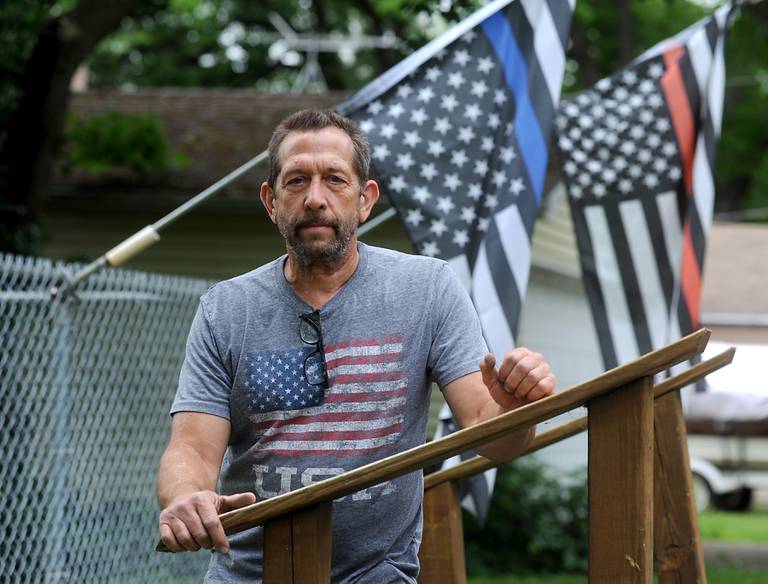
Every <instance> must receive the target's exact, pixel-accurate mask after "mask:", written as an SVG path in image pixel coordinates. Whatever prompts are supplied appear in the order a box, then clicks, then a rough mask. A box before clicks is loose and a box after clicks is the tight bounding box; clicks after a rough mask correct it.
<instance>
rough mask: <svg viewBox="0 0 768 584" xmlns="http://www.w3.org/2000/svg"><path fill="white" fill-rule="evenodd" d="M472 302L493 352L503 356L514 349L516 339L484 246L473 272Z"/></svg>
mask: <svg viewBox="0 0 768 584" xmlns="http://www.w3.org/2000/svg"><path fill="white" fill-rule="evenodd" d="M472 300H473V301H474V304H475V308H476V309H477V314H478V316H479V317H480V323H481V325H482V327H483V334H484V335H485V340H486V341H487V342H488V347H489V349H490V350H491V352H494V353H499V354H503V353H504V352H506V351H508V350H509V349H510V348H511V347H514V346H515V337H514V334H513V332H512V330H511V329H510V326H509V323H508V322H507V320H506V318H505V314H504V311H503V309H502V306H501V301H500V300H499V297H498V295H497V294H496V285H495V283H494V281H493V279H492V277H491V270H490V267H489V265H488V257H487V255H486V251H485V247H484V246H483V247H481V248H480V252H479V253H478V256H477V261H476V263H475V268H474V271H473V272H472Z"/></svg>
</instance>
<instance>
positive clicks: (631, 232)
mask: <svg viewBox="0 0 768 584" xmlns="http://www.w3.org/2000/svg"><path fill="white" fill-rule="evenodd" d="M619 212H620V214H621V219H622V224H623V227H624V233H626V236H627V242H628V244H629V252H630V257H631V258H632V265H633V268H634V270H633V271H634V273H635V274H636V275H637V281H638V286H639V288H640V298H641V302H642V305H643V308H644V310H645V322H647V330H648V334H649V336H650V337H651V340H650V348H653V347H661V346H663V345H664V342H665V335H666V329H667V326H666V322H667V319H668V318H669V309H668V305H667V301H666V298H665V295H664V290H663V288H662V285H661V281H660V279H659V273H658V271H657V269H656V252H655V250H654V247H653V244H652V243H651V238H650V229H649V226H648V223H647V218H646V216H645V213H644V212H643V204H642V203H641V202H640V201H639V200H637V199H631V200H629V201H623V202H622V203H620V204H619ZM641 346H642V344H641ZM650 348H649V349H648V350H650Z"/></svg>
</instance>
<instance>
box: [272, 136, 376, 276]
mask: <svg viewBox="0 0 768 584" xmlns="http://www.w3.org/2000/svg"><path fill="white" fill-rule="evenodd" d="M278 156H279V159H280V161H281V163H282V168H281V170H280V174H278V176H277V179H276V181H275V188H274V193H272V192H271V189H269V187H266V189H265V185H262V192H261V197H262V201H263V202H264V204H265V206H266V207H267V211H268V212H269V213H270V218H271V219H272V221H273V222H274V223H275V224H276V225H277V228H278V230H279V231H280V233H281V235H282V236H283V237H284V238H285V240H286V242H287V244H288V247H289V249H290V250H291V251H292V252H293V254H294V255H295V256H296V259H297V260H298V261H299V263H300V264H302V265H303V266H305V267H307V266H312V265H325V266H328V267H333V266H336V265H339V264H340V263H341V261H342V260H343V259H344V258H345V257H346V256H347V253H348V252H349V249H350V244H351V243H352V242H353V241H356V238H355V234H356V231H357V226H358V224H359V223H360V221H361V220H364V219H365V218H366V217H367V215H368V212H365V213H363V212H362V211H363V209H364V207H365V202H366V194H365V192H364V190H365V189H366V188H367V186H366V185H363V186H361V184H360V181H359V179H358V177H357V174H356V173H355V170H354V166H353V162H352V161H353V157H354V147H353V145H352V140H351V139H350V138H349V136H347V134H346V133H345V132H343V131H342V130H339V129H338V128H333V127H331V128H324V129H322V130H319V131H311V132H291V133H290V134H288V135H287V136H286V137H285V139H284V140H283V142H282V144H281V145H280V149H279V150H278ZM369 182H372V181H369ZM374 184H375V183H374ZM377 195H378V193H377ZM374 202H375V201H374ZM368 211H370V209H368ZM363 215H364V216H363Z"/></svg>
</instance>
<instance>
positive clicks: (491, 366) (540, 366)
mask: <svg viewBox="0 0 768 584" xmlns="http://www.w3.org/2000/svg"><path fill="white" fill-rule="evenodd" d="M480 373H481V374H482V376H483V383H485V386H486V387H487V388H488V391H489V392H490V394H491V397H492V398H493V399H494V401H495V402H496V403H498V404H499V405H500V406H501V407H503V408H504V409H507V410H513V409H515V408H519V407H520V406H524V405H525V404H529V403H531V402H535V401H537V400H540V399H542V398H545V397H547V396H550V395H552V394H553V393H554V392H555V376H554V375H553V374H552V370H551V369H550V368H549V365H548V364H547V362H546V361H545V360H544V357H543V356H542V355H541V354H539V353H536V352H534V351H531V350H530V349H526V348H525V347H519V348H517V349H515V350H513V351H511V352H509V353H507V354H506V355H505V356H504V360H503V361H502V363H501V367H498V368H497V367H496V358H495V357H494V356H493V355H491V354H490V353H487V354H486V355H485V358H484V359H483V361H482V362H481V363H480Z"/></svg>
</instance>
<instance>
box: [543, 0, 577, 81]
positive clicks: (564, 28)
mask: <svg viewBox="0 0 768 584" xmlns="http://www.w3.org/2000/svg"><path fill="white" fill-rule="evenodd" d="M547 6H548V7H549V12H550V15H551V18H552V24H553V26H554V27H555V29H556V30H557V36H558V38H559V39H560V48H559V51H558V52H559V53H562V54H563V55H565V51H566V49H567V48H568V32H569V29H570V24H571V12H572V11H573V3H572V2H568V1H567V0H547ZM549 50H552V47H551V46H550V47H549ZM557 95H558V96H559V95H560V86H559V85H558V87H557Z"/></svg>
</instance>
